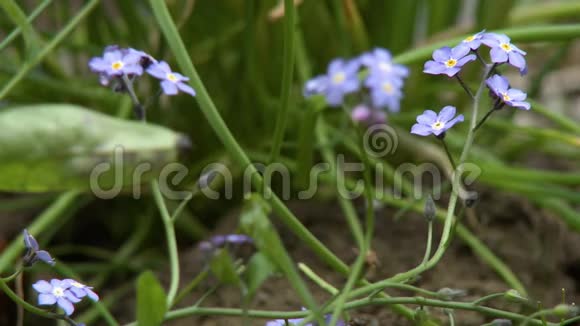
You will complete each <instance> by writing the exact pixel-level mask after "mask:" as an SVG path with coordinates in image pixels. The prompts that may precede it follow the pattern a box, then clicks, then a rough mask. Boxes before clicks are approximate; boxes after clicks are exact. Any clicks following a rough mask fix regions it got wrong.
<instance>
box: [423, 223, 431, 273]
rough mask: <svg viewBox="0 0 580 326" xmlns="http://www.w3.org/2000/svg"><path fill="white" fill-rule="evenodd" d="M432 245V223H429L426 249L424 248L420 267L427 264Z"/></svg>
mask: <svg viewBox="0 0 580 326" xmlns="http://www.w3.org/2000/svg"><path fill="white" fill-rule="evenodd" d="M432 243H433V221H429V226H428V230H427V248H425V256H423V261H422V262H421V265H425V264H427V262H428V261H429V257H430V256H431V244H432Z"/></svg>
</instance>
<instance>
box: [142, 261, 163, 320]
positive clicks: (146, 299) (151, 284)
mask: <svg viewBox="0 0 580 326" xmlns="http://www.w3.org/2000/svg"><path fill="white" fill-rule="evenodd" d="M165 300H166V297H165V292H164V291H163V288H162V287H161V284H159V281H157V278H156V277H155V275H153V273H151V272H150V271H146V272H144V273H142V274H141V275H140V276H139V278H138V279H137V325H138V326H159V325H161V323H162V322H163V317H164V316H165V312H166V311H167V308H166V303H165Z"/></svg>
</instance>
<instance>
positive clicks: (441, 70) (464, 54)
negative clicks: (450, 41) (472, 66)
mask: <svg viewBox="0 0 580 326" xmlns="http://www.w3.org/2000/svg"><path fill="white" fill-rule="evenodd" d="M469 51H470V48H469V47H466V46H456V47H454V48H450V47H448V46H444V47H442V48H440V49H437V50H435V51H433V60H429V61H427V62H425V67H424V69H423V72H424V73H427V74H432V75H440V74H446V75H447V76H449V77H453V76H455V75H456V74H457V73H458V72H459V71H460V70H461V67H463V65H464V64H466V63H468V62H469V61H473V60H475V58H476V57H475V55H474V54H468V53H469Z"/></svg>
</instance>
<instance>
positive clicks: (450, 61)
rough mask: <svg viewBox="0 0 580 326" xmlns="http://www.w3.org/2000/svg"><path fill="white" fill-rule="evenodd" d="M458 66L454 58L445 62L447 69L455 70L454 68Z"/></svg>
mask: <svg viewBox="0 0 580 326" xmlns="http://www.w3.org/2000/svg"><path fill="white" fill-rule="evenodd" d="M456 64H457V60H455V59H453V58H451V59H449V60H447V61H445V66H446V67H447V68H453V67H455V65H456Z"/></svg>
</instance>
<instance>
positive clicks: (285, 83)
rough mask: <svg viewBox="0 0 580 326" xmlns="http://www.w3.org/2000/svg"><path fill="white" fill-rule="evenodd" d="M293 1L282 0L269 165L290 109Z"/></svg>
mask: <svg viewBox="0 0 580 326" xmlns="http://www.w3.org/2000/svg"><path fill="white" fill-rule="evenodd" d="M295 12H296V10H295V8H294V0H284V57H283V62H282V64H283V65H282V86H281V87H282V89H281V92H280V93H281V98H280V103H281V106H280V110H279V111H278V117H277V119H276V128H275V130H274V141H273V143H272V151H271V153H270V163H274V162H276V161H277V160H278V156H279V155H280V149H281V148H282V142H283V141H284V131H285V130H286V120H287V116H288V108H289V107H290V93H291V92H290V91H291V89H292V80H293V74H294V44H295V39H296V37H295V33H294V25H295V22H294V16H295Z"/></svg>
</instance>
